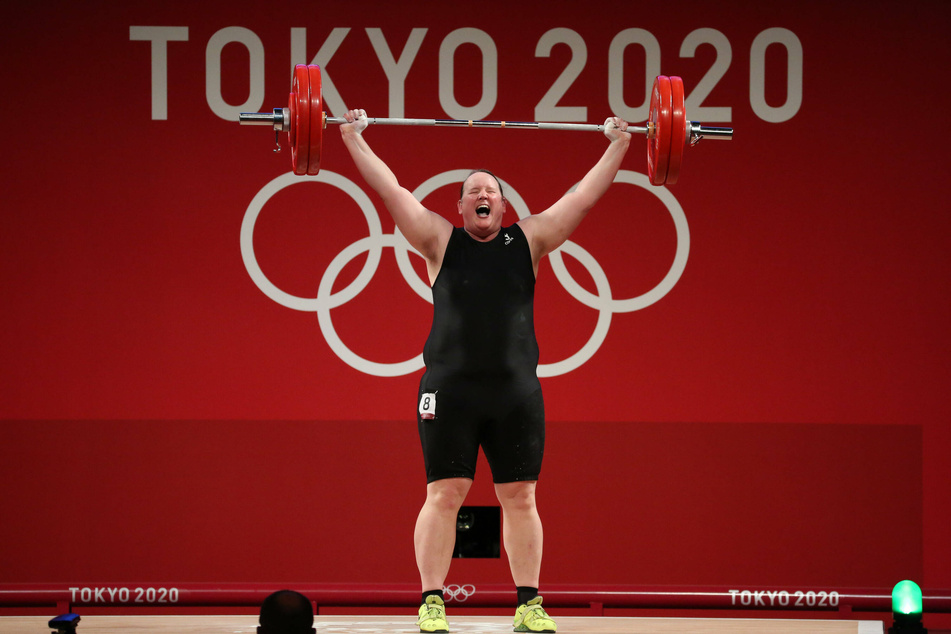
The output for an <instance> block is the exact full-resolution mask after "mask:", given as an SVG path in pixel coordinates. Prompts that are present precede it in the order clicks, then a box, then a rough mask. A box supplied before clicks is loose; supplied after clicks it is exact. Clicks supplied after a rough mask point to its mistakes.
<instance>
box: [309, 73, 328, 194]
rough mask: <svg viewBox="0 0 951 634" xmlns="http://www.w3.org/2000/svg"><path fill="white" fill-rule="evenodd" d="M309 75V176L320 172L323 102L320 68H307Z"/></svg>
mask: <svg viewBox="0 0 951 634" xmlns="http://www.w3.org/2000/svg"><path fill="white" fill-rule="evenodd" d="M307 71H308V73H309V74H310V159H309V160H308V162H307V173H308V174H310V175H311V176H314V175H315V174H317V172H319V171H320V147H321V144H322V142H323V134H324V100H323V97H322V96H321V92H320V66H317V65H316V64H312V65H310V66H308V67H307Z"/></svg>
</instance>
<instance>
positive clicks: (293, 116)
mask: <svg viewBox="0 0 951 634" xmlns="http://www.w3.org/2000/svg"><path fill="white" fill-rule="evenodd" d="M320 86H321V78H320V67H319V66H317V65H316V64H311V65H305V64H298V65H297V66H295V67H294V76H293V77H292V79H291V93H290V95H289V98H288V104H287V107H286V108H274V110H273V111H272V112H242V113H240V114H239V115H238V122H239V123H240V124H241V125H267V126H271V127H272V128H273V129H274V136H275V143H276V145H277V147H276V149H275V150H274V151H275V152H280V151H281V143H280V134H281V133H282V132H286V133H287V135H288V144H289V146H290V149H291V167H292V168H293V170H294V173H295V174H298V175H305V174H310V175H315V174H317V173H318V172H319V171H320V158H321V150H322V143H323V130H324V128H326V127H327V124H331V123H333V124H338V125H339V124H344V123H347V120H346V119H345V118H343V117H328V116H327V114H326V113H325V112H324V111H323V96H322V94H321V91H320ZM369 122H370V123H371V124H373V125H404V126H448V127H461V128H514V129H536V130H572V131H598V132H603V131H604V128H605V126H604V125H598V124H591V123H545V122H536V121H488V120H481V121H478V120H467V119H403V118H372V117H371V118H369ZM627 130H628V132H632V133H640V134H644V135H646V136H647V173H648V176H649V178H650V181H651V183H653V184H654V185H665V184H667V185H672V184H674V183H676V182H677V180H678V178H679V177H680V168H681V165H682V163H683V152H684V148H685V147H686V146H688V145H689V146H694V145H696V144H697V143H699V142H700V140H701V139H721V140H730V139H732V138H733V128H720V127H711V126H705V125H703V124H701V123H697V122H695V121H688V120H687V115H686V110H685V108H684V85H683V81H682V80H681V78H680V77H674V76H671V77H668V76H665V75H660V76H658V77H657V78H656V79H655V80H654V84H653V87H652V89H651V99H650V110H649V116H648V120H647V125H644V126H628V128H627Z"/></svg>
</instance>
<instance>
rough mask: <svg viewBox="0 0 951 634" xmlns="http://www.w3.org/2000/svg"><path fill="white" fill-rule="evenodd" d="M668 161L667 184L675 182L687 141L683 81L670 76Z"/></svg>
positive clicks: (678, 174)
mask: <svg viewBox="0 0 951 634" xmlns="http://www.w3.org/2000/svg"><path fill="white" fill-rule="evenodd" d="M670 100H671V107H670V161H669V163H668V164H667V179H666V180H665V181H664V182H665V183H666V184H668V185H673V184H674V183H676V182H677V178H678V177H679V176H680V165H681V163H682V162H683V158H684V148H685V147H686V143H687V111H686V109H685V108H684V82H683V80H682V79H681V78H680V77H671V78H670Z"/></svg>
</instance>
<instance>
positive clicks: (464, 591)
mask: <svg viewBox="0 0 951 634" xmlns="http://www.w3.org/2000/svg"><path fill="white" fill-rule="evenodd" d="M442 592H443V595H445V597H446V598H447V599H449V600H450V601H458V602H459V603H463V602H465V600H466V599H468V598H469V597H471V596H472V595H474V594H475V593H476V587H475V586H474V585H472V584H471V583H467V584H466V585H464V586H457V585H455V584H453V585H451V586H443V589H442Z"/></svg>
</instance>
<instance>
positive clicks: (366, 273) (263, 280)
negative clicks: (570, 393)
mask: <svg viewBox="0 0 951 634" xmlns="http://www.w3.org/2000/svg"><path fill="white" fill-rule="evenodd" d="M468 174H469V170H466V169H456V170H449V171H446V172H442V173H441V174H437V175H436V176H433V177H432V178H430V179H429V180H427V181H425V182H424V183H423V184H421V185H420V186H419V187H417V188H416V190H415V191H413V195H414V196H415V197H416V199H417V200H423V199H424V198H425V197H426V196H428V195H429V194H430V193H432V192H434V191H436V190H437V189H439V188H440V187H442V186H444V185H451V184H455V183H462V182H463V181H464V180H465V178H466V176H467V175H468ZM499 180H500V182H501V183H502V185H503V187H504V188H505V190H506V191H507V192H508V194H507V196H506V197H507V198H508V199H509V200H510V201H511V202H512V203H513V204H514V206H515V209H516V211H517V213H518V215H519V217H520V218H525V217H527V216H529V215H530V214H531V212H530V211H529V208H528V205H526V204H525V201H524V200H522V197H521V196H520V195H519V193H518V191H517V190H516V189H515V188H514V187H512V185H511V184H510V183H507V182H505V181H503V180H501V179H499ZM305 182H317V183H324V184H327V185H330V186H332V187H336V188H338V189H340V190H342V191H343V192H345V193H346V194H348V195H349V196H350V197H351V198H352V199H353V200H354V201H355V202H356V203H357V206H358V207H359V208H360V210H361V211H362V212H363V215H364V218H365V220H366V223H367V228H368V230H369V235H368V236H367V237H365V238H361V239H359V240H357V241H356V242H353V243H352V244H350V245H349V246H347V247H345V248H344V249H343V250H342V251H340V253H338V254H337V256H336V257H334V258H333V260H332V261H331V262H330V264H329V265H328V266H327V269H326V270H325V271H324V274H323V276H322V277H321V278H320V285H319V286H318V288H317V297H298V296H296V295H291V294H289V293H287V292H285V291H283V290H281V289H279V288H278V287H277V286H275V285H274V284H273V283H272V282H271V281H270V280H269V279H268V278H267V276H265V275H264V272H263V271H262V270H261V267H260V266H259V265H258V262H257V258H256V257H255V254H254V242H253V237H254V225H255V223H256V222H257V219H258V215H259V214H260V213H261V210H262V209H263V207H264V205H265V203H267V201H268V200H269V199H270V198H271V197H272V196H274V195H275V194H276V193H277V192H279V191H280V190H282V189H284V188H285V187H290V186H291V185H294V184H297V183H305ZM614 182H615V183H627V184H629V185H635V186H637V187H641V188H643V189H645V190H647V191H648V192H650V193H651V194H653V195H655V196H656V197H657V198H659V199H660V201H661V202H662V203H663V204H664V206H665V207H666V208H667V210H668V211H669V212H670V216H671V218H672V219H673V221H674V227H675V228H676V231H677V249H676V251H675V253H674V260H673V263H672V264H671V266H670V269H669V270H668V271H667V274H666V275H665V276H664V278H663V279H662V280H661V281H660V282H659V283H658V284H657V286H655V287H654V288H652V289H651V290H649V291H647V292H646V293H644V294H642V295H638V296H636V297H629V298H626V299H615V298H614V297H613V296H612V294H611V285H610V284H609V283H608V279H607V276H606V275H605V273H604V270H603V269H602V268H601V266H600V265H599V264H598V262H597V260H595V259H594V257H593V256H592V255H591V254H590V253H588V252H587V251H586V250H584V249H583V248H582V247H581V246H580V245H578V244H576V243H574V242H572V241H570V240H568V241H566V242H565V243H564V244H563V245H562V246H561V247H559V248H558V249H557V250H555V251H553V252H552V253H550V254H549V258H550V260H551V266H552V269H553V270H554V272H555V277H557V278H558V281H559V282H561V284H562V286H563V287H564V288H565V290H566V291H567V292H568V293H569V294H570V295H571V296H572V297H574V298H575V299H576V300H578V301H579V302H581V303H582V304H584V305H586V306H589V307H590V308H593V309H594V310H597V311H598V320H597V323H596V324H595V327H594V331H593V332H592V333H591V336H590V337H589V339H588V341H587V342H586V343H585V344H584V345H583V346H581V348H580V349H579V350H578V351H577V352H576V353H574V354H573V355H571V356H569V357H568V358H566V359H562V360H561V361H557V362H554V363H547V364H539V365H538V376H539V377H542V378H544V377H552V376H558V375H561V374H566V373H568V372H571V371H572V370H575V369H577V368H579V367H580V366H581V365H583V364H584V363H585V362H586V361H588V360H589V359H590V358H591V357H592V356H593V355H594V353H595V352H597V351H598V348H600V347H601V344H602V343H604V340H605V338H606V337H607V334H608V329H609V328H610V326H611V316H612V315H613V314H614V313H628V312H633V311H635V310H640V309H642V308H646V307H647V306H650V305H651V304H654V303H655V302H657V301H658V300H660V299H661V298H663V297H664V296H665V295H666V294H667V293H669V292H670V290H671V289H672V288H673V287H674V285H675V284H676V283H677V281H678V280H679V279H680V276H681V274H683V271H684V269H685V268H686V266H687V255H688V253H689V251H690V230H689V228H688V226H687V218H686V216H685V215H684V211H683V208H682V207H681V206H680V203H678V202H677V199H676V198H675V197H674V195H673V194H671V193H670V191H669V190H668V189H667V188H664V187H652V186H651V184H650V181H649V179H648V177H647V176H646V175H644V174H640V173H638V172H631V171H628V170H621V171H619V172H618V174H617V176H616V177H615V179H614ZM571 189H572V190H573V189H574V187H572V188H571ZM569 191H570V190H569ZM240 239H241V257H242V259H243V260H244V266H245V268H246V269H247V271H248V274H249V275H250V276H251V279H252V280H253V281H254V283H255V285H257V287H258V288H259V289H260V290H261V292H263V293H264V294H265V295H266V296H267V297H269V298H270V299H272V300H273V301H275V302H277V303H278V304H280V305H282V306H286V307H287V308H291V309H293V310H300V311H306V312H316V313H317V322H318V324H319V326H320V330H321V333H322V334H323V336H324V339H325V340H326V341H327V344H328V345H329V346H330V349H331V350H333V352H334V353H335V354H336V355H337V356H338V357H339V358H340V359H341V360H342V361H343V362H344V363H346V364H347V365H349V366H350V367H352V368H354V369H356V370H359V371H360V372H363V373H365V374H370V375H374V376H381V377H394V376H403V375H405V374H410V373H412V372H415V371H417V370H420V369H422V367H423V355H422V353H420V354H419V355H417V356H415V357H413V358H412V359H408V360H406V361H401V362H397V363H378V362H375V361H371V360H369V359H364V358H362V357H360V356H358V355H357V354H355V353H354V352H353V351H351V350H350V348H348V347H347V345H346V344H345V343H344V342H343V341H341V339H340V337H339V336H338V335H337V332H336V330H335V329H334V325H333V321H332V319H331V315H330V313H331V310H332V309H334V308H337V307H339V306H342V305H343V304H346V303H347V302H348V301H350V300H351V299H353V298H354V297H356V296H357V295H359V294H360V292H361V291H363V289H364V288H366V286H367V285H368V284H369V283H370V280H371V279H372V277H373V275H374V273H375V272H376V269H377V266H378V265H379V263H380V257H381V255H382V251H383V248H384V247H388V248H392V249H393V250H394V251H395V254H396V262H397V266H398V267H399V270H400V272H401V273H402V275H403V278H404V279H405V280H406V282H407V284H409V286H410V288H411V289H412V290H413V291H415V292H416V294H418V295H419V296H420V297H421V298H423V299H424V300H426V301H427V302H429V303H430V304H432V302H433V295H432V290H431V289H430V287H429V284H428V283H426V282H425V281H424V280H422V279H421V278H420V277H419V275H417V273H416V271H415V269H413V266H412V264H411V263H410V260H409V254H410V252H412V253H413V254H414V255H417V256H419V253H418V252H417V251H416V250H415V249H413V248H412V247H411V246H410V245H409V243H408V242H407V241H406V238H404V237H403V235H402V234H401V233H400V231H399V229H398V228H397V229H394V232H393V233H391V234H384V233H383V229H382V226H381V224H380V217H379V216H378V215H377V211H376V208H375V207H374V205H373V203H372V201H371V200H370V198H369V196H367V194H366V193H365V192H364V191H363V190H362V189H361V188H360V187H359V186H358V185H357V184H356V183H354V182H353V181H351V180H350V179H348V178H346V177H344V176H341V175H340V174H336V173H334V172H330V171H327V170H321V171H320V173H319V174H317V175H315V176H296V175H294V174H293V173H290V172H288V173H287V174H283V175H281V176H278V177H277V178H275V179H274V180H272V181H271V182H269V183H268V184H266V185H265V186H264V187H262V188H261V190H260V191H259V192H258V193H257V194H256V195H255V196H254V198H253V199H252V200H251V203H250V204H249V205H248V208H247V210H246V211H245V214H244V220H243V221H242V223H241V238H240ZM364 252H366V253H367V259H366V263H365V264H364V265H363V268H362V269H361V270H360V273H359V274H358V275H357V277H356V278H355V279H354V280H353V282H351V283H350V285H349V286H347V287H346V288H344V289H341V290H339V291H337V292H336V293H331V289H332V288H333V285H334V282H335V281H336V279H337V276H338V275H339V274H340V272H341V270H343V268H344V266H346V265H347V263H349V262H350V261H351V260H352V259H354V258H355V257H357V256H358V255H360V254H361V253H364ZM563 253H567V254H568V255H570V256H571V257H573V258H575V259H576V260H577V261H578V262H579V263H580V264H581V265H582V266H584V267H585V269H586V270H587V271H588V274H589V275H590V276H591V278H592V279H593V280H594V285H595V288H596V290H597V294H592V293H591V292H589V291H587V290H585V289H584V288H582V287H581V285H579V284H578V283H577V282H576V281H575V280H574V278H572V277H571V274H570V273H568V269H567V268H566V267H565V264H564V260H563V258H562V254H563ZM420 257H421V256H420Z"/></svg>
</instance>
